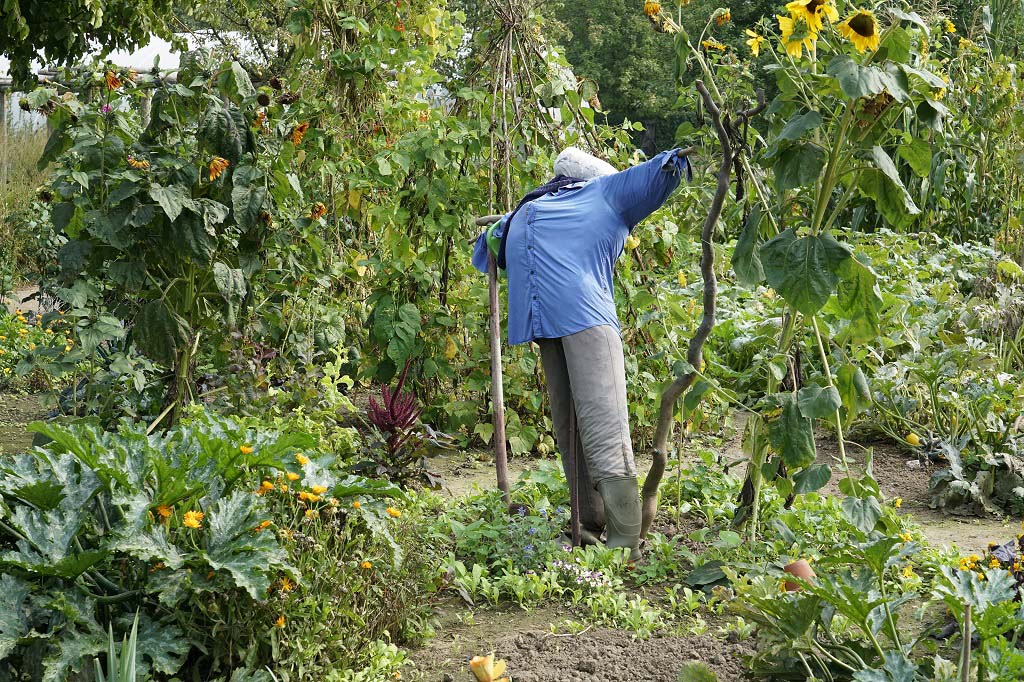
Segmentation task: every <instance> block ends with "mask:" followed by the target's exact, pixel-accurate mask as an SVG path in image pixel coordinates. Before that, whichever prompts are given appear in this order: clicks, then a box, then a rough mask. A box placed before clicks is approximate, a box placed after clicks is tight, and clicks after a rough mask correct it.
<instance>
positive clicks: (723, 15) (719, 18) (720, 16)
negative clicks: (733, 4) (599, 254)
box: [712, 7, 732, 26]
mask: <svg viewBox="0 0 1024 682" xmlns="http://www.w3.org/2000/svg"><path fill="white" fill-rule="evenodd" d="M712 19H714V20H715V23H716V24H718V25H719V26H721V25H722V24H727V23H729V22H730V21H732V12H730V11H729V8H728V7H719V8H718V9H717V10H715V13H714V15H713V16H712Z"/></svg>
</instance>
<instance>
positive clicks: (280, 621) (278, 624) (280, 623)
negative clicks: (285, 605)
mask: <svg viewBox="0 0 1024 682" xmlns="http://www.w3.org/2000/svg"><path fill="white" fill-rule="evenodd" d="M274 627H277V628H283V627H284V616H278V617H277V620H275V621H274Z"/></svg>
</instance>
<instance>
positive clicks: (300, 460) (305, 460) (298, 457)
mask: <svg viewBox="0 0 1024 682" xmlns="http://www.w3.org/2000/svg"><path fill="white" fill-rule="evenodd" d="M295 461H296V462H298V463H299V466H306V465H307V464H309V457H306V456H305V455H295Z"/></svg>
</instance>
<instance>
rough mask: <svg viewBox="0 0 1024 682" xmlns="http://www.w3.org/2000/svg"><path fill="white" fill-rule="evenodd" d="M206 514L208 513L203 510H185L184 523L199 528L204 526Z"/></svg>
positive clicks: (189, 526) (187, 526)
mask: <svg viewBox="0 0 1024 682" xmlns="http://www.w3.org/2000/svg"><path fill="white" fill-rule="evenodd" d="M204 516H206V515H205V514H203V512H201V511H187V512H185V519H184V520H183V521H182V524H183V525H184V526H185V527H186V528H195V529H197V530H198V529H199V528H202V527H203V524H202V520H203V517H204Z"/></svg>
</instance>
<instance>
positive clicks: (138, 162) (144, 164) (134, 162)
mask: <svg viewBox="0 0 1024 682" xmlns="http://www.w3.org/2000/svg"><path fill="white" fill-rule="evenodd" d="M128 165H129V166H131V167H132V168H137V169H138V170H146V169H147V168H149V161H146V160H145V159H136V158H135V157H134V156H129V157H128Z"/></svg>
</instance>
